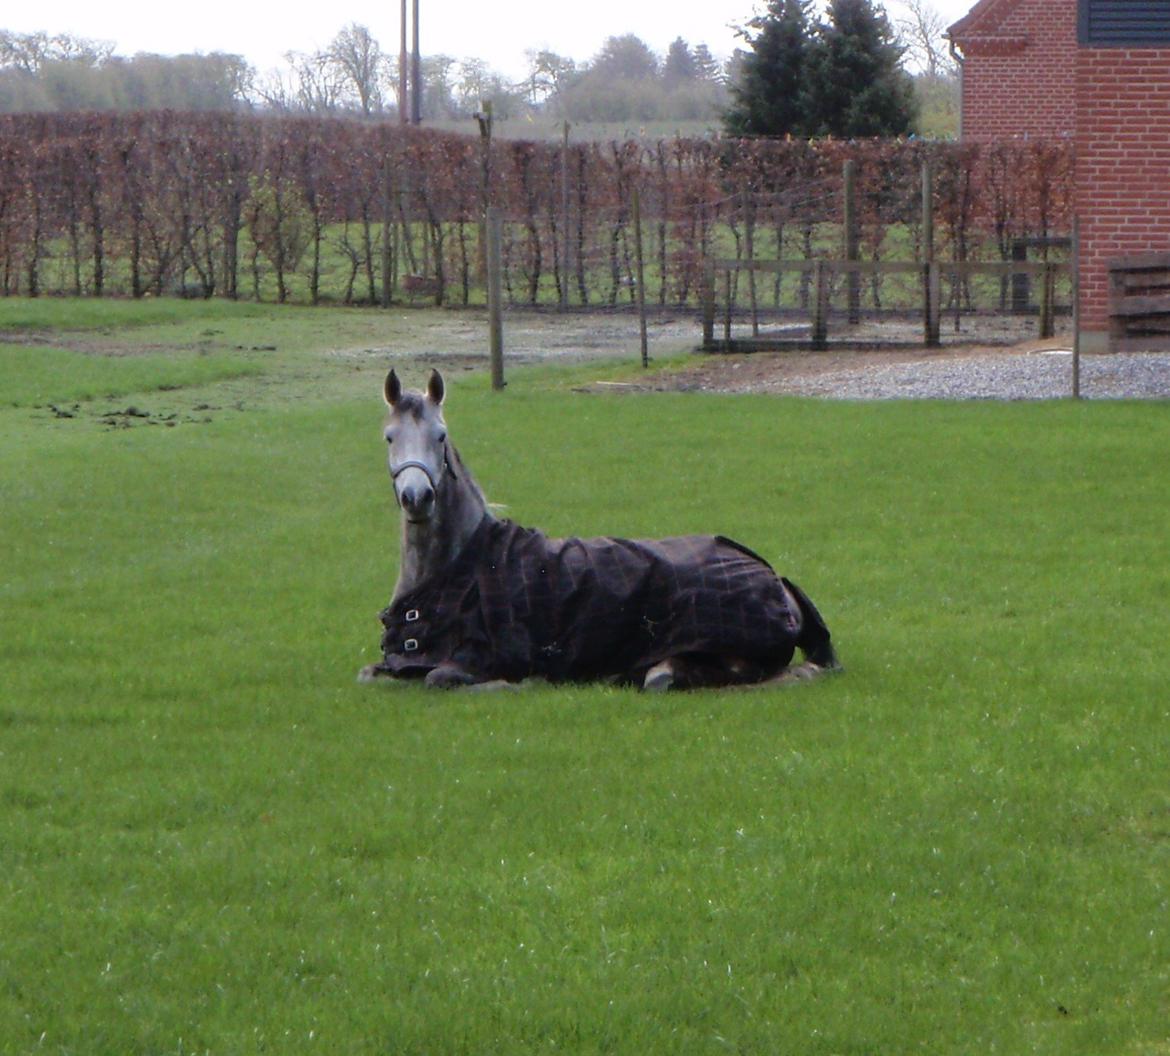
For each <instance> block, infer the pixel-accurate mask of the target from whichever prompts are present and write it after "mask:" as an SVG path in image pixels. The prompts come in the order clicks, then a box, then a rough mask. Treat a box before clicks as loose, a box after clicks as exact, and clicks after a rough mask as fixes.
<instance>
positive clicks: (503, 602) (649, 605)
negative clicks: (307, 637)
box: [377, 516, 829, 682]
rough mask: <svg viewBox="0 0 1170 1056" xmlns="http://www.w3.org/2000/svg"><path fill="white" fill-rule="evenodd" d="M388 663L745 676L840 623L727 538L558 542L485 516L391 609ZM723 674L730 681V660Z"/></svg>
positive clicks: (580, 674)
mask: <svg viewBox="0 0 1170 1056" xmlns="http://www.w3.org/2000/svg"><path fill="white" fill-rule="evenodd" d="M381 620H382V625H383V627H384V628H385V631H384V633H383V635H382V662H381V663H380V664H378V665H377V670H380V671H382V672H384V673H389V674H393V675H396V676H398V677H408V678H409V677H418V678H421V677H423V676H425V675H426V674H427V673H428V672H430V671H431V670H432V669H434V668H435V667H437V666H438V665H439V664H441V663H443V662H444V661H454V662H455V663H456V664H458V665H459V666H460V667H461V668H463V669H464V670H465V671H467V672H469V673H472V674H474V675H477V676H480V677H483V678H502V679H507V680H509V681H517V680H520V679H523V678H527V677H530V676H539V677H543V678H547V679H549V680H550V681H553V682H560V681H596V680H602V679H610V680H617V681H636V682H640V681H641V679H642V678H643V677H644V676H645V674H646V672H647V671H648V670H649V669H650V668H651V667H653V666H654V665H655V664H657V663H659V662H660V661H663V660H666V659H669V658H671V657H680V656H685V657H687V658H688V659H690V660H692V661H694V662H695V663H696V664H697V665H699V666H700V667H701V665H702V664H704V663H705V662H706V663H710V664H711V665H712V667H713V668H714V667H716V666H718V667H719V668H720V670H721V671H723V668H722V664H723V661H724V660H725V659H727V658H735V660H736V661H737V666H736V671H735V674H736V681H745V682H747V681H758V680H760V679H762V678H768V677H770V676H771V675H773V674H776V673H778V672H779V671H780V670H781V669H783V668H784V667H786V666H787V665H788V663H789V661H790V660H791V659H792V656H793V652H794V650H795V648H796V647H797V646H799V647H800V648H801V649H802V651H803V652H804V653H805V654H806V655H807V656H810V657H812V656H814V655H816V654H817V652H818V650H821V649H822V647H823V648H827V646H828V642H829V631H828V628H827V627H826V626H825V624H824V621H823V620H822V619H821V617H820V614H819V613H818V612H817V610H816V608H815V607H814V606H813V604H812V602H810V601H809V600H808V598H807V597H806V596H805V595H804V593H803V592H802V591H801V590H800V588H799V587H797V586H795V585H794V584H793V583H791V582H790V581H788V580H786V579H781V578H780V577H778V576H777V575H776V574H775V572H773V571H772V568H771V566H769V565H768V563H767V562H766V561H764V560H763V558H761V557H759V556H757V555H756V554H754V553H752V552H751V551H750V550H748V549H747V548H746V547H744V546H741V545H739V544H738V543H735V542H733V541H731V540H730V539H725V538H723V537H722V536H685V537H681V538H675V539H660V540H653V541H644V540H640V541H633V540H627V539H576V538H570V539H549V538H548V537H547V536H545V535H543V534H542V533H541V532H538V531H535V530H533V529H530V528H521V527H520V526H519V525H517V524H513V523H512V522H511V521H506V520H497V519H496V518H494V517H491V516H487V517H485V518H484V519H483V521H482V523H481V524H480V526H479V528H478V529H476V532H475V534H474V535H473V536H472V537H471V540H470V541H469V542H468V544H467V546H466V547H465V548H464V550H463V552H462V553H461V554H460V555H459V557H458V558H456V560H455V561H454V562H453V563H452V565H451V566H450V567H449V568H448V569H447V570H445V571H444V573H443V574H442V575H441V576H438V577H435V578H434V579H432V580H430V581H428V582H426V583H425V584H423V585H421V586H420V587H419V588H418V589H416V590H414V591H412V592H411V593H410V594H409V595H406V596H404V597H401V598H399V599H398V600H397V601H395V602H394V603H393V604H392V605H391V606H390V607H389V608H388V609H385V610H384V611H383V612H382V614H381ZM723 675H724V677H723V679H722V681H726V671H723Z"/></svg>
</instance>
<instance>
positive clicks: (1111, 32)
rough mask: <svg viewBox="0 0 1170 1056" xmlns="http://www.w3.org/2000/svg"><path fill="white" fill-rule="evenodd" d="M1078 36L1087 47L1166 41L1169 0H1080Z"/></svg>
mask: <svg viewBox="0 0 1170 1056" xmlns="http://www.w3.org/2000/svg"><path fill="white" fill-rule="evenodd" d="M1079 36H1080V42H1081V43H1082V44H1087V45H1089V46H1090V47H1106V48H1107V47H1119V46H1125V47H1139V48H1140V47H1148V48H1156V47H1162V46H1166V45H1170V2H1167V0H1080V32H1079Z"/></svg>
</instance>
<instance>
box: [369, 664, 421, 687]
mask: <svg viewBox="0 0 1170 1056" xmlns="http://www.w3.org/2000/svg"><path fill="white" fill-rule="evenodd" d="M357 680H358V682H359V683H361V684H362V685H370V684H372V683H374V682H376V683H377V684H378V685H380V686H395V687H398V686H409V685H410V684H411V683H412V682H414V683H417V682H418V679H417V678H399V677H398V676H397V675H395V674H394V673H393V672H392V671H387V670H386V669H385V668H382V667H380V666H379V665H378V664H366V666H365V667H363V668H362V669H361V670H360V671H359V672H358V676H357Z"/></svg>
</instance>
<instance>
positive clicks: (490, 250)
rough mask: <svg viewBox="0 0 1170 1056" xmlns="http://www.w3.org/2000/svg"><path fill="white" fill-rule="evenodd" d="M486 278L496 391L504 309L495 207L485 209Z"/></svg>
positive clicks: (500, 371)
mask: <svg viewBox="0 0 1170 1056" xmlns="http://www.w3.org/2000/svg"><path fill="white" fill-rule="evenodd" d="M486 219H487V269H488V274H487V280H488V284H487V285H488V344H489V350H490V353H491V363H492V388H493V389H495V390H496V391H497V392H498V391H499V390H500V389H502V388H503V387H504V385H505V384H506V383H505V381H504V309H503V305H502V304H501V303H500V301H501V288H502V284H501V282H500V272H501V264H500V214H499V213H498V212H496V207H495V206H494V205H493V206H489V207H488V211H487V218H486Z"/></svg>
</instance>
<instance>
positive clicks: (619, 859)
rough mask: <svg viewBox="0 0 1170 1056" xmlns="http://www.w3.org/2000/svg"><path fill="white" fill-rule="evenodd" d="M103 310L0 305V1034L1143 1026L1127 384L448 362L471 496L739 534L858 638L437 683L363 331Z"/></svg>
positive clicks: (1156, 834) (586, 518)
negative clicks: (351, 338) (421, 650)
mask: <svg viewBox="0 0 1170 1056" xmlns="http://www.w3.org/2000/svg"><path fill="white" fill-rule="evenodd" d="M66 303H72V302H66ZM21 310H22V311H23V310H25V309H21ZM103 310H104V309H103ZM133 310H134V306H127V307H126V308H125V310H124V311H125V312H126V313H128V314H127V315H126V316H123V317H119V318H116V319H112V320H111V319H105V320H98V319H96V318H94V317H92V316H88V315H86V311H85V308H84V307H82V308H80V309H78V308H76V307H75V306H74V307H70V308H69V313H70V314H69V319H70V321H69V323H68V326H67V327H64V328H62V329H55V328H53V327H52V325H51V324H52V319H51V317H49V318H44V319H42V320H41V322H40V323H38V324H36V327H34V329H36V328H37V327H39V328H40V329H37V332H38V334H39V335H40V339H43V342H44V348H43V350H44V352H45V355H46V357H47V359H46V360H45V361H44V362H39V361H38V356H37V354H36V353H37V352H38V351H39V350H41V346H39V345H37V346H32V345H29V344H28V343H27V342H26V341H24V340H23V339H22V340H20V341H16V340H15V338H13V337H12V331H13V330H14V329H15V327H14V325H13V324H12V323H11V322H10V321H9V323H8V324H7V325H5V322H4V317H3V315H0V331H6V332H7V333H8V334H9V339H8V341H7V343H4V342H5V339H4V338H3V337H0V366H2V370H3V397H4V398H0V510H2V511H3V512H2V514H0V516H2V523H3V547H2V549H0V687H2V688H0V1052H4V1053H26V1052H28V1053H32V1052H56V1053H78V1054H94V1053H101V1054H105V1053H110V1054H115V1053H117V1054H130V1053H142V1054H147V1053H150V1054H164V1053H165V1054H178V1053H195V1052H198V1053H202V1052H211V1053H215V1054H221V1053H227V1054H232V1053H260V1052H279V1053H301V1052H314V1051H316V1052H337V1053H428V1054H440V1053H457V1052H466V1053H485V1052H501V1053H505V1052H506V1053H519V1052H537V1051H553V1050H563V1051H570V1052H576V1053H601V1052H612V1053H650V1052H662V1053H672V1054H673V1053H707V1052H711V1053H717V1052H727V1051H732V1052H741V1053H792V1054H801V1056H804V1054H824V1056H829V1054H844V1053H883V1054H884V1053H891V1054H893V1053H906V1052H926V1053H971V1054H975V1053H979V1054H983V1053H987V1052H990V1051H998V1052H1004V1053H1016V1052H1040V1053H1086V1052H1091V1053H1094V1054H1114V1053H1116V1054H1133V1056H1139V1054H1141V1056H1145V1054H1156V1053H1166V1052H1168V1051H1170V1028H1168V1027H1167V1023H1168V1022H1170V916H1168V912H1167V907H1166V900H1167V897H1168V895H1167V879H1166V878H1167V876H1170V786H1167V783H1166V773H1167V763H1168V762H1170V744H1168V740H1170V734H1168V731H1170V722H1168V719H1170V710H1168V709H1170V704H1168V703H1167V699H1168V698H1167V695H1166V684H1167V673H1168V670H1170V669H1168V665H1167V661H1166V659H1165V643H1166V641H1167V640H1170V615H1168V606H1167V599H1168V597H1170V567H1168V565H1167V561H1166V556H1165V555H1166V553H1167V552H1168V549H1170V547H1168V542H1170V540H1168V538H1167V536H1168V534H1170V533H1168V530H1167V523H1168V520H1170V518H1168V516H1167V513H1168V511H1167V506H1168V500H1170V486H1168V484H1167V478H1166V475H1165V472H1164V468H1163V466H1164V459H1165V452H1166V450H1167V448H1168V446H1170V419H1168V418H1167V416H1166V413H1165V406H1164V405H1160V404H1156V403H1146V404H1139V403H1085V404H1074V403H1071V402H1067V403H1053V404H992V403H977V404H946V403H912V404H911V403H901V404H900V403H890V404H881V405H877V404H874V405H866V404H837V403H827V402H817V401H812V400H791V399H776V398H765V397H760V398H754V397H715V396H708V395H699V394H676V395H665V394H655V395H645V396H630V395H622V396H608V395H605V396H600V395H586V394H583V393H580V392H577V391H574V385H576V383H577V382H579V381H580V380H581V379H582V378H587V377H590V376H598V375H597V374H596V373H595V371H597V370H600V369H602V368H591V367H579V368H573V369H572V370H566V369H564V368H562V369H559V370H557V371H553V370H551V369H548V368H542V367H529V368H524V369H522V370H515V371H513V372H511V375H510V382H511V383H510V385H509V387H508V389H507V390H506V391H505V392H504V393H502V394H495V393H492V392H491V391H490V390H489V388H488V385H487V382H486V379H485V378H484V376H483V375H482V373H480V372H459V373H457V374H453V375H451V376H449V378H448V381H449V394H450V395H449V409H448V421H449V424H450V427H451V434H452V437H453V439H454V440H455V442H456V443H458V444H459V446H460V449H461V452H462V454H463V456H464V458H465V460H466V461H467V462H468V464H469V465H470V466H471V467H472V469H473V470H474V471H475V472H476V474H477V477H478V479H479V480H480V482H481V484H483V486H484V487H485V490H486V491H487V493H488V496H489V498H491V499H493V500H496V501H499V502H502V503H506V504H507V507H508V508H507V511H506V512H507V514H508V515H509V516H512V517H514V518H515V519H517V520H519V521H522V522H524V523H530V524H531V523H536V524H540V525H541V526H543V527H545V528H547V529H548V530H550V531H552V532H554V533H570V532H575V533H581V534H601V533H608V532H612V533H619V534H627V535H657V534H667V533H676V532H685V531H720V532H724V533H726V534H729V535H732V536H733V537H735V538H738V539H740V540H742V541H743V542H744V543H746V544H748V545H749V546H751V547H753V548H754V549H756V550H758V551H759V552H761V553H762V554H764V555H765V556H766V557H768V558H769V559H770V560H772V561H773V562H774V564H775V565H776V566H777V568H778V569H779V570H780V571H782V572H783V573H785V574H787V575H790V576H791V577H792V578H794V579H795V580H797V582H799V583H800V584H801V585H802V586H804V587H805V588H806V589H807V590H808V592H809V593H810V594H811V596H812V597H813V598H814V599H815V600H816V602H817V603H818V605H820V606H821V608H822V611H823V612H824V614H825V616H826V619H827V620H828V622H829V624H830V626H831V627H832V629H833V632H834V635H835V638H836V640H837V641H838V643H839V648H840V652H841V656H842V659H843V661H844V663H845V665H846V669H847V670H846V672H845V673H844V674H842V675H840V676H837V677H834V678H831V679H826V680H823V681H821V682H818V683H813V684H808V685H801V686H797V687H791V688H788V689H784V690H782V691H777V690H756V691H746V692H704V693H694V694H680V695H675V696H670V697H667V698H661V697H651V696H643V695H640V694H638V693H636V692H634V691H632V690H625V689H614V688H605V687H593V686H587V687H564V688H557V687H549V688H538V689H528V690H524V691H522V692H519V693H507V694H496V695H491V694H486V695H485V694H458V693H453V694H446V695H427V694H426V693H424V692H422V691H420V690H415V689H405V690H398V691H394V690H390V691H388V690H385V689H382V688H380V687H368V686H358V685H356V684H355V683H354V675H355V673H356V671H357V669H358V668H359V667H360V666H361V665H362V664H363V663H366V662H368V661H369V660H370V659H371V657H372V656H373V655H374V654H375V653H376V648H377V640H378V625H377V622H376V615H377V612H378V609H379V608H380V607H381V606H382V605H384V604H385V603H386V601H387V600H388V597H389V593H390V590H391V587H392V585H393V579H394V574H395V567H396V548H397V532H396V525H395V511H394V509H393V502H392V499H391V497H390V492H389V487H388V481H387V478H386V473H385V467H384V462H383V459H384V452H383V450H382V444H381V440H380V436H379V426H380V423H381V413H382V412H381V407H380V402H379V400H380V397H379V387H380V378H381V373H382V370H383V369H384V364H381V363H379V362H377V361H374V360H370V361H360V362H354V361H351V360H347V359H342V358H338V357H332V358H331V357H328V356H326V355H323V354H322V353H323V351H324V350H325V349H327V348H329V347H331V345H330V341H331V340H334V339H335V338H331V337H330V333H331V331H332V332H333V334H334V335H336V334H345V335H351V334H356V331H357V330H358V329H360V325H361V320H362V318H363V316H362V315H361V314H360V313H359V314H354V313H345V312H340V311H327V310H322V312H321V314H316V315H310V314H309V313H302V314H301V315H294V314H291V313H295V312H297V311H298V310H295V309H288V310H286V312H287V313H290V314H283V315H282V314H281V313H279V312H277V310H275V309H265V311H266V312H270V313H274V314H271V315H268V316H264V317H262V318H261V319H259V320H257V319H256V318H255V317H247V318H240V317H238V316H237V315H235V314H234V313H236V312H237V308H233V307H231V306H225V307H224V308H223V311H222V312H220V313H215V312H212V311H210V310H209V309H206V308H203V307H200V308H198V309H195V311H196V312H199V313H202V312H209V314H207V315H198V316H195V315H183V314H182V313H181V312H180V314H179V316H177V317H175V318H172V319H169V320H168V319H152V320H148V321H146V322H144V323H143V326H147V327H155V328H157V329H156V330H155V331H153V332H152V333H153V336H152V337H151V338H150V340H149V341H144V339H143V336H142V335H143V333H144V331H143V328H142V327H140V326H137V325H134V324H136V322H137V320H136V319H135V318H134V316H133ZM249 311H250V309H249ZM77 313H79V314H77ZM50 315H51V313H50ZM421 315H425V313H420V316H421ZM298 320H299V321H300V323H301V325H302V327H303V329H304V331H305V334H308V335H316V336H315V337H311V336H305V334H302V336H301V337H300V338H297V337H295V336H294V331H295V330H296V329H297V325H296V324H297V322H298ZM30 325H32V324H30ZM403 325H404V326H405V325H408V324H403ZM168 326H172V327H175V328H176V329H175V330H174V331H173V333H172V335H171V338H170V339H168V338H167V337H166V330H165V328H166V327H168ZM45 327H48V328H49V329H48V331H47V332H45V331H44V328H45ZM265 327H267V332H269V333H275V332H279V333H280V334H282V335H284V334H286V333H287V335H288V336H287V339H286V337H285V336H281V338H280V339H279V340H276V341H274V342H272V343H273V344H275V345H276V346H277V347H276V349H275V350H270V351H254V350H253V348H252V346H253V344H254V343H255V344H259V343H260V341H259V340H258V339H257V338H256V337H255V336H253V335H255V334H258V333H260V332H261V330H263V329H264V328H265ZM103 328H104V329H103ZM274 328H276V329H274ZM280 328H283V329H280ZM207 329H213V330H216V331H219V333H218V334H217V335H216V336H215V338H214V341H213V342H212V343H213V345H214V347H211V348H208V349H205V350H204V351H203V353H202V354H201V353H200V350H199V349H198V348H192V347H190V346H191V345H192V338H193V336H194V337H195V338H197V337H198V335H199V334H200V333H202V332H203V331H205V330H207ZM24 332H25V331H24V330H22V331H21V334H23V333H24ZM18 336H19V335H18ZM346 339H348V336H347V338H346ZM409 339H410V335H409V334H406V335H404V337H403V339H402V340H403V342H406V343H408V342H409ZM167 340H171V341H172V344H173V346H174V348H173V351H171V352H168V350H167V347H166V346H167ZM209 340H210V339H209ZM87 342H91V344H92V347H91V346H90V345H87V344H86V343H87ZM99 344H100V345H101V349H100V350H95V349H97V345H99ZM194 344H196V345H197V344H198V341H195V342H194ZM114 345H122V346H125V347H126V348H127V349H130V350H131V351H132V352H133V353H134V354H133V355H130V356H126V357H113V356H110V355H108V351H109V347H110V346H114ZM237 346H240V348H242V351H240V350H237ZM62 356H64V357H66V358H64V359H62V358H60V357H62ZM126 360H130V361H134V362H138V361H139V360H141V364H140V365H143V364H148V366H149V369H146V366H145V365H143V369H144V370H145V373H144V374H143V375H141V376H140V377H139V376H136V377H135V378H134V379H131V378H130V376H129V375H124V374H119V371H122V370H126V369H129V368H126V367H124V366H123V365H122V364H123V363H124V361H126ZM75 362H84V363H85V364H86V370H87V371H89V372H90V373H87V374H86V375H85V376H84V377H79V376H78V377H75V376H74V375H73V374H72V373H71V368H69V369H66V368H68V367H69V364H70V363H75ZM208 362H210V363H211V364H217V363H218V364H220V366H218V367H211V368H208V367H206V366H204V367H200V368H199V370H207V371H208V373H199V371H198V370H196V369H195V367H196V366H198V364H200V363H204V364H206V363H208ZM106 368H108V369H109V378H108V379H106V380H105V381H103V380H102V378H101V377H97V376H95V375H100V374H101V373H102V371H104V370H105V369H106ZM604 369H605V370H607V371H611V372H612V371H613V369H614V368H613V367H612V366H608V367H606V368H604ZM628 369H633V368H628ZM406 373H407V376H408V378H409V379H410V380H412V381H414V382H416V383H417V382H418V381H420V380H422V378H423V377H425V374H424V373H423V371H422V369H421V365H420V366H419V367H417V368H415V369H411V368H409V367H408V368H407V370H406ZM606 376H610V375H608V374H607V375H606ZM127 386H131V387H130V388H128V387H127ZM133 386H140V388H138V389H135V388H133ZM107 389H108V390H109V392H111V393H113V392H116V393H117V398H116V402H115V403H114V404H113V406H116V407H121V408H125V407H126V406H127V404H130V403H133V404H135V405H137V406H142V407H148V408H149V409H150V411H151V417H150V418H136V417H128V418H126V419H125V420H124V421H123V420H120V419H117V420H115V421H114V424H117V425H119V426H129V427H119V428H113V427H111V420H110V419H109V418H106V417H103V414H104V413H105V412H106V411H107V410H108V406H109V399H107V395H106V391H107ZM10 392H11V393H19V394H20V395H19V398H8V394H9V393H10ZM50 402H51V403H53V404H54V405H56V406H58V407H60V406H62V405H68V406H69V407H70V408H72V407H73V406H74V405H75V404H76V406H77V410H76V412H75V413H74V417H72V418H58V417H56V416H55V414H54V412H52V411H51V410H49V409H48V408H47V406H46V404H48V403H50ZM194 407H201V408H205V410H203V411H200V412H199V413H198V414H195V413H191V408H194ZM172 413H173V414H174V417H167V416H168V415H170V414H172ZM152 422H159V423H166V422H170V423H172V424H171V427H163V426H162V425H159V426H157V427H151V423H152Z"/></svg>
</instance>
